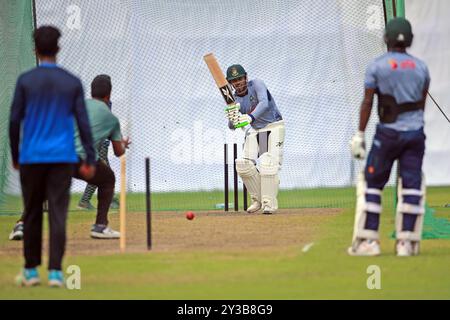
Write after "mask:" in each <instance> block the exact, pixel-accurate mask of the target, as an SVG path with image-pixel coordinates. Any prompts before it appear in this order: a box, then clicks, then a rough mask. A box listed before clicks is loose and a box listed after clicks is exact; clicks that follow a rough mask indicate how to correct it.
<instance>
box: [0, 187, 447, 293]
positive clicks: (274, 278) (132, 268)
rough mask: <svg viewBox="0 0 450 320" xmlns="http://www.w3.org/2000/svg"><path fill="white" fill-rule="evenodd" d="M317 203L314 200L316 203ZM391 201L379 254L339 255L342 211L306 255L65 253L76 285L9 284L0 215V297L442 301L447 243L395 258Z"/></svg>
mask: <svg viewBox="0 0 450 320" xmlns="http://www.w3.org/2000/svg"><path fill="white" fill-rule="evenodd" d="M281 196H282V197H284V196H285V195H281ZM317 199H320V197H317ZM173 200H174V201H178V200H177V199H173ZM214 200H215V199H214ZM427 202H428V204H429V206H430V207H432V208H434V209H435V210H436V216H437V217H441V218H446V219H450V208H444V207H443V205H444V204H446V203H448V202H450V187H447V188H444V187H441V188H428V194H427ZM320 206H321V203H320V202H318V203H317V204H316V207H320ZM392 206H393V202H392V201H385V203H384V214H383V216H382V221H381V234H382V251H383V254H382V256H380V257H371V258H365V257H349V256H347V254H346V252H345V250H346V248H347V247H348V245H349V244H350V239H351V234H352V225H353V216H354V213H353V209H352V208H347V209H344V211H343V213H342V214H338V215H334V216H332V217H330V218H329V219H328V220H327V222H326V223H324V224H323V225H321V226H320V227H319V228H318V233H317V235H315V240H314V245H313V246H312V247H311V249H310V250H309V251H308V252H302V247H300V246H299V247H289V248H286V249H285V250H270V249H268V250H262V251H261V250H254V251H249V250H247V251H245V250H244V251H243V250H232V249H227V250H225V251H224V250H218V251H217V252H211V251H208V252H206V251H202V250H198V249H197V250H192V251H188V250H184V251H183V250H177V251H170V250H169V251H160V252H150V253H140V254H114V255H102V256H92V255H86V256H68V257H67V258H66V259H65V266H68V265H71V264H76V265H79V266H80V267H81V270H82V280H81V281H82V288H81V290H67V289H62V290H59V289H49V288H46V287H45V286H41V287H36V288H19V287H16V286H15V285H14V283H13V278H14V276H15V275H16V274H17V272H18V270H19V268H20V266H21V264H22V258H21V257H20V254H21V252H20V251H19V252H17V256H15V255H14V254H11V253H9V254H4V253H3V252H2V248H3V247H4V245H5V243H6V241H7V236H8V233H9V231H10V229H11V226H12V224H13V223H14V221H15V219H16V218H17V217H14V216H1V217H0V259H1V264H0V298H1V299H46V298H57V299H129V298H134V299H450V273H449V267H450V241H449V240H425V241H423V244H422V254H421V255H420V256H418V257H411V258H397V257H395V256H394V255H393V247H394V241H393V240H392V239H391V238H390V235H391V232H392V231H393V228H394V227H393V226H394V224H393V223H394V220H393V214H392V212H393V210H392ZM91 219H92V214H85V213H78V212H76V213H73V214H71V215H70V220H69V223H75V222H77V221H85V220H91ZM194 222H195V221H194ZM370 265H377V266H379V267H380V269H381V290H369V289H367V287H366V281H367V278H368V277H369V275H368V274H367V273H366V270H367V268H368V266H370ZM44 269H45V268H41V273H42V276H43V277H44V276H46V273H45V271H44ZM44 279H45V278H44Z"/></svg>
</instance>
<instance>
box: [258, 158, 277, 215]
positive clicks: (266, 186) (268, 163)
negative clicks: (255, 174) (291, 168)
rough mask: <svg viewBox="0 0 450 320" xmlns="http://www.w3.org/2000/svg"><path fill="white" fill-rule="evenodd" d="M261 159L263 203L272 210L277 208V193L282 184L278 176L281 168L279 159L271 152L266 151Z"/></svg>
mask: <svg viewBox="0 0 450 320" xmlns="http://www.w3.org/2000/svg"><path fill="white" fill-rule="evenodd" d="M259 160H260V166H259V171H260V174H261V200H262V205H263V207H268V208H270V209H271V210H277V209H278V200H277V195H278V188H279V185H280V179H279V178H278V171H279V170H280V164H279V159H278V157H275V156H273V155H272V154H270V153H269V152H265V153H263V154H262V155H261V157H260V158H259Z"/></svg>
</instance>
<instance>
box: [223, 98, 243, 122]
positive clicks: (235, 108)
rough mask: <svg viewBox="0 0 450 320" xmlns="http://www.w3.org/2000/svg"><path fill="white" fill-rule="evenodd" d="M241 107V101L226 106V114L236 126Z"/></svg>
mask: <svg viewBox="0 0 450 320" xmlns="http://www.w3.org/2000/svg"><path fill="white" fill-rule="evenodd" d="M240 107H241V105H240V104H239V103H236V104H232V105H230V106H228V107H226V108H225V115H226V117H227V119H228V120H229V121H231V123H232V124H233V125H234V126H236V124H237V123H238V121H239V114H240V112H239V109H240Z"/></svg>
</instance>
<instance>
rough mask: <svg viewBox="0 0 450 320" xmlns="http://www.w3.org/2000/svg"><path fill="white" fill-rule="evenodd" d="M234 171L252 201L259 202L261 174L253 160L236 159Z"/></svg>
mask: <svg viewBox="0 0 450 320" xmlns="http://www.w3.org/2000/svg"><path fill="white" fill-rule="evenodd" d="M236 171H237V173H238V174H239V176H240V177H241V179H242V181H243V182H244V184H245V187H246V188H247V191H248V193H249V194H250V197H251V198H252V200H253V201H259V202H261V176H260V174H259V172H258V170H257V169H256V166H255V164H254V163H253V161H251V160H248V159H236Z"/></svg>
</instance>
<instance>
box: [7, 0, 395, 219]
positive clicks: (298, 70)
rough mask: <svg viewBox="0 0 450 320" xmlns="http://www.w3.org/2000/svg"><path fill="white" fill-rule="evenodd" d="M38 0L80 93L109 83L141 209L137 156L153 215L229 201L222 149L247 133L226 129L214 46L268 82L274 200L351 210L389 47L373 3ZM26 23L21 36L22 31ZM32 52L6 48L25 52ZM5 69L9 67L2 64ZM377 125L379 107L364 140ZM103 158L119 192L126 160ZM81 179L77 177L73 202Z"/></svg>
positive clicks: (14, 200) (131, 198) (16, 197)
mask: <svg viewBox="0 0 450 320" xmlns="http://www.w3.org/2000/svg"><path fill="white" fill-rule="evenodd" d="M35 4H36V18H37V19H36V20H37V25H38V26H40V25H44V24H52V25H55V26H57V27H58V28H60V30H61V31H62V38H61V51H60V54H59V57H58V62H59V64H61V65H62V66H63V67H64V68H66V69H68V70H69V71H71V72H73V73H74V74H76V75H77V76H79V77H80V78H81V80H82V82H83V85H84V88H85V95H86V97H87V98H88V97H89V96H90V92H89V90H90V82H91V80H92V79H93V78H94V77H95V76H96V75H97V74H103V73H106V74H109V75H110V76H111V77H112V81H113V93H112V102H113V105H112V110H113V113H115V114H116V115H117V116H118V117H119V119H120V121H121V126H122V131H123V133H124V135H127V136H130V137H131V140H132V141H133V143H132V145H131V147H130V149H129V152H128V153H127V182H128V183H127V190H128V194H127V197H128V201H127V205H128V209H129V210H135V211H142V210H144V208H145V166H144V158H145V157H150V158H151V186H152V200H153V204H154V209H156V210H185V209H192V210H209V209H211V210H213V209H216V208H221V206H223V202H224V200H223V198H224V196H223V195H224V173H223V164H224V159H223V148H224V143H228V144H229V145H230V146H231V145H232V144H233V143H237V144H238V146H239V150H240V149H241V145H242V143H243V137H244V133H243V131H240V130H237V131H235V132H232V131H230V130H229V129H228V127H227V121H226V120H225V116H224V111H223V110H224V103H223V100H222V97H221V96H220V94H219V92H218V90H217V88H216V86H215V83H214V81H213V79H212V77H211V75H210V73H209V71H208V69H207V67H206V65H205V63H204V61H203V55H205V54H206V53H209V52H213V53H214V54H215V55H216V57H217V58H218V61H219V63H220V64H221V66H222V68H223V69H224V71H225V70H226V67H227V66H229V65H231V64H234V63H240V64H242V65H243V66H244V67H245V68H246V70H247V72H248V74H249V78H250V79H252V78H259V79H262V80H263V81H264V82H265V83H266V85H267V87H268V88H269V90H270V92H271V94H272V96H273V97H274V99H275V101H276V103H277V105H278V107H279V109H280V111H281V113H282V115H283V118H284V119H285V122H286V139H285V147H284V162H283V166H282V170H281V172H280V180H281V185H280V187H281V191H280V198H279V203H280V207H282V208H297V207H350V206H353V205H354V203H355V198H354V188H353V187H352V186H354V183H355V179H356V177H357V173H358V172H359V171H360V170H361V168H362V165H363V163H362V162H359V161H355V160H353V159H352V157H351V155H350V151H349V140H350V138H351V136H352V134H353V133H354V132H355V130H356V128H357V123H358V116H359V105H360V102H361V99H362V94H363V79H364V71H365V67H366V66H367V64H368V63H369V62H370V61H371V60H372V59H373V58H374V57H376V56H377V55H380V54H381V53H382V52H384V51H385V50H386V49H385V45H384V43H383V41H382V34H383V28H384V14H383V3H382V1H381V0H367V1H345V0H341V1H339V0H334V1H331V0H316V1H297V0H290V1H287V0H284V1H251V0H249V1H242V0H227V1H212V0H208V1H206V0H183V1H163V0H160V1H157V0H156V1H148V0H128V1H126V0H120V1H119V0H97V1H73V0H57V1H56V0H36V1H35ZM1 14H2V15H4V14H5V13H4V11H3V10H2V13H1ZM11 14H12V15H14V13H11ZM11 17H12V18H13V19H16V18H20V17H16V16H14V17H13V16H11ZM27 28H28V29H27V30H23V29H21V30H20V34H21V35H25V36H26V37H28V35H30V33H31V27H30V26H27ZM18 31H19V30H18ZM27 40H29V39H28V38H27ZM9 41H10V42H8V43H9V45H7V46H2V47H3V48H5V47H6V48H9V50H13V49H12V48H13V47H14V45H18V44H19V43H18V42H19V41H24V38H23V36H22V37H20V36H19V35H13V36H11V37H10V39H9ZM11 46H12V47H11ZM29 47H30V52H31V45H29ZM30 52H28V51H22V52H20V53H12V54H13V55H16V54H17V55H18V56H21V57H22V58H23V57H25V55H27V56H29V53H30ZM29 58H30V59H31V57H29ZM30 59H28V60H27V61H28V62H30V61H31V60H30ZM28 65H30V63H28ZM5 67H12V66H11V65H8V64H7V62H5V61H3V62H1V68H5ZM7 89H8V90H7V91H8V94H9V93H11V91H12V88H11V87H9V88H7ZM2 90H5V89H3V88H2ZM2 97H4V95H2ZM7 98H9V96H7ZM6 100H8V99H2V109H1V110H5V108H7V106H5V107H4V104H6V102H5V101H6ZM374 109H375V108H374ZM2 112H3V111H2ZM376 120H377V117H376V116H375V114H374V115H373V117H372V120H371V122H370V124H369V128H368V130H367V138H368V140H369V141H367V143H368V144H370V143H371V141H370V139H371V136H372V135H373V132H374V125H375V122H376ZM2 121H4V118H3V117H2ZM3 125H5V123H4V122H2V126H3ZM4 131H5V130H2V132H4ZM1 139H2V141H5V137H3V136H2V138H1ZM4 146H5V143H3V145H2V148H3V147H4ZM7 151H8V150H7V149H2V155H3V157H2V161H3V162H2V168H3V171H2V172H3V173H5V175H4V176H3V178H2V180H1V182H2V185H3V192H2V195H3V198H4V201H3V202H2V208H1V210H2V212H11V213H14V212H17V211H19V210H21V201H20V187H19V181H18V178H17V174H15V173H13V172H11V171H12V170H9V168H10V167H9V164H8V168H6V167H5V164H6V162H5V161H4V159H5V158H6V154H7V153H8V152H7ZM109 158H110V163H111V166H112V167H113V169H114V171H115V172H116V176H117V185H116V190H117V191H118V190H120V188H119V180H120V179H119V176H120V175H119V172H120V168H119V166H120V161H119V160H118V159H117V158H115V157H114V156H113V153H112V150H110V157H109ZM229 163H232V151H231V147H230V151H229ZM230 177H232V171H231V168H230ZM393 179H394V175H392V179H391V180H392V181H393ZM392 181H391V182H392ZM232 184H233V183H232V181H231V179H230V186H231V185H232ZM390 184H391V185H392V183H390ZM239 186H240V187H239V188H240V189H242V182H239ZM84 187H85V183H83V182H80V181H74V183H73V187H72V192H73V197H72V199H73V201H72V202H73V203H72V205H71V206H72V209H74V208H75V207H76V201H77V200H78V199H79V198H80V196H81V193H82V191H83V190H84ZM241 191H242V190H241ZM387 193H388V194H387V197H385V199H384V201H392V202H393V201H394V200H393V196H392V193H393V192H392V191H389V190H388V191H387ZM230 196H231V197H230V199H231V201H230V202H232V199H233V198H232V193H230ZM95 198H96V197H95V196H94V199H93V203H94V205H95V202H96V200H95ZM5 199H6V200H5ZM241 204H242V200H241Z"/></svg>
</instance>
